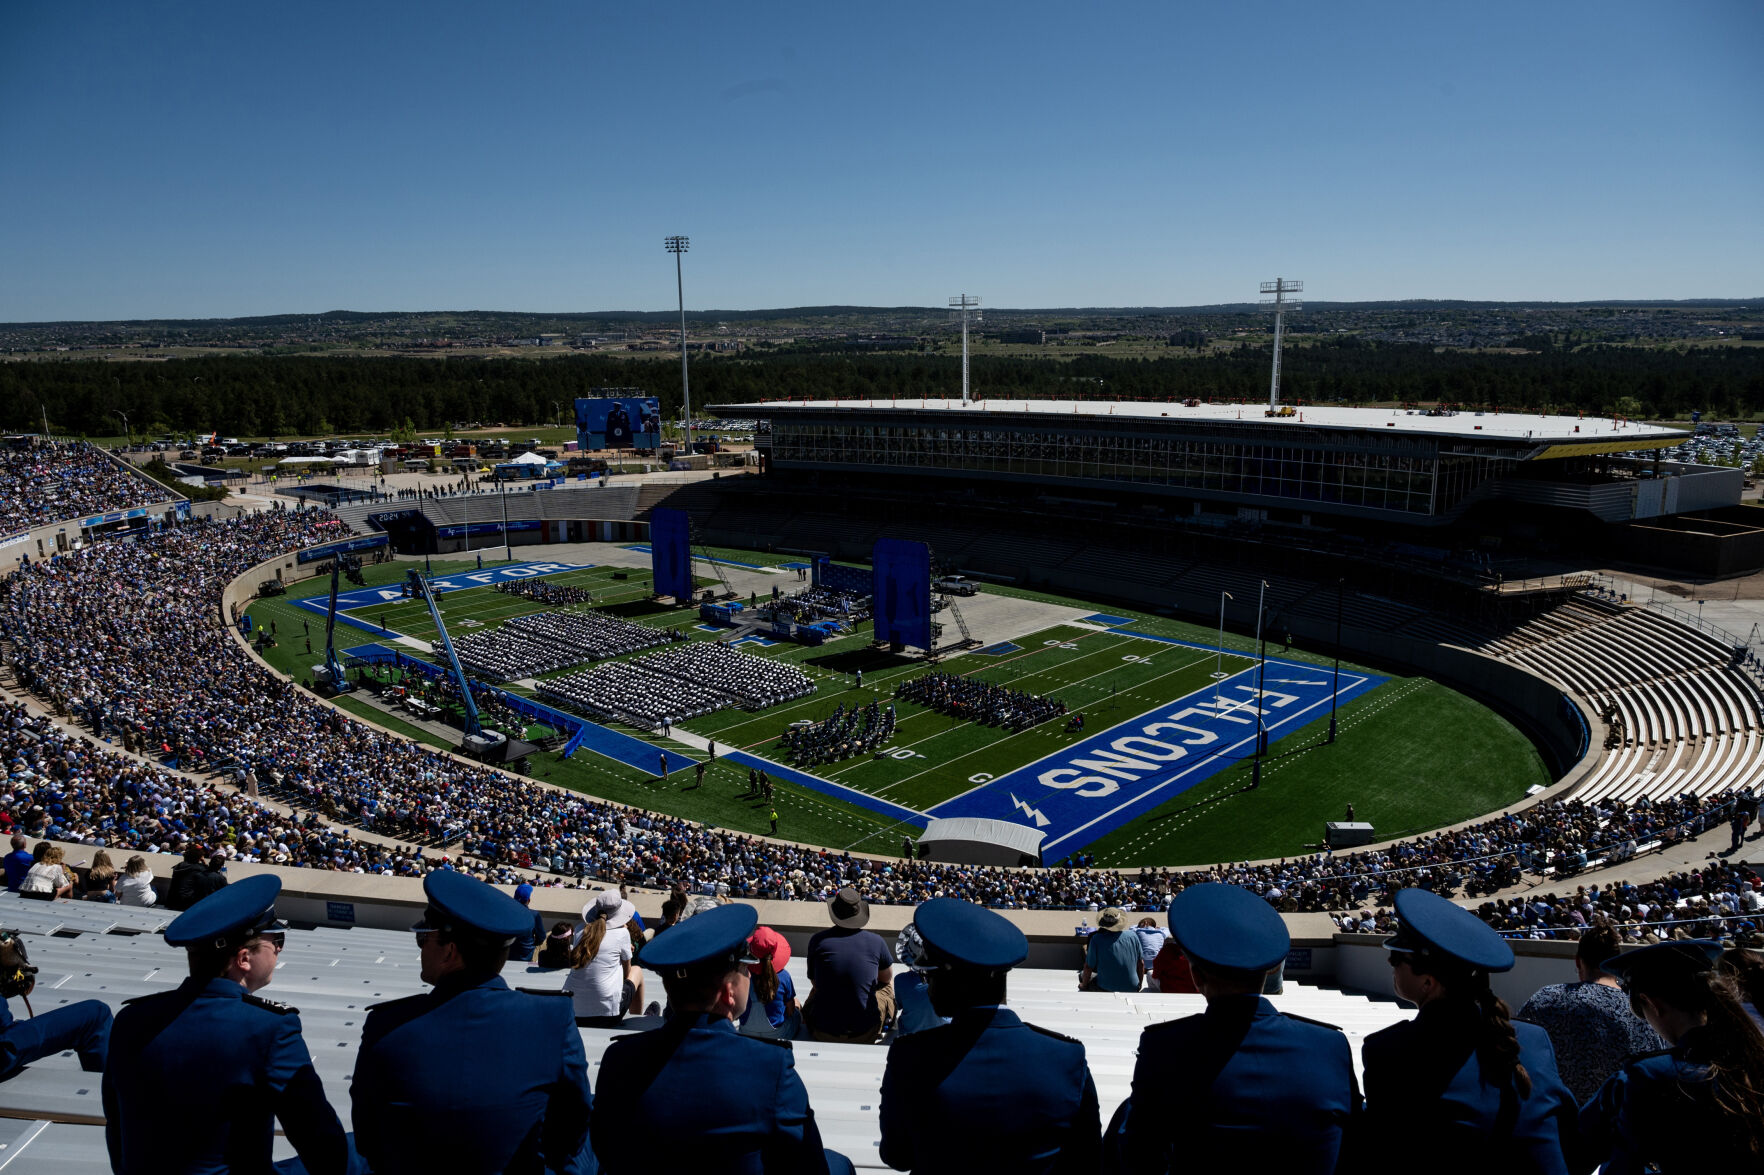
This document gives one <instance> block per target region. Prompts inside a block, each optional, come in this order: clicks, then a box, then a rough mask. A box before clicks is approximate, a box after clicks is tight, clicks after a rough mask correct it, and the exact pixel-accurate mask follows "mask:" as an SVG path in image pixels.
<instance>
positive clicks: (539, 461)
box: [503, 453, 551, 465]
mask: <svg viewBox="0 0 1764 1175" xmlns="http://www.w3.org/2000/svg"><path fill="white" fill-rule="evenodd" d="M503 464H504V465H549V464H551V462H549V461H548V460H546V459H545V458H544V457H541V456H540V455H539V454H537V453H522V454H521V455H520V456H519V457H516V458H515V459H514V460H513V461H505V462H503Z"/></svg>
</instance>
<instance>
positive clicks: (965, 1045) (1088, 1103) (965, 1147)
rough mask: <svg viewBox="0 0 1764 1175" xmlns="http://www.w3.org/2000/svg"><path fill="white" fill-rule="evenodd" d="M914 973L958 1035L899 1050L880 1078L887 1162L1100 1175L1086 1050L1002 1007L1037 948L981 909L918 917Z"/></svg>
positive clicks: (939, 1034)
mask: <svg viewBox="0 0 1764 1175" xmlns="http://www.w3.org/2000/svg"><path fill="white" fill-rule="evenodd" d="M913 925H914V926H915V927H916V928H917V930H918V935H919V938H920V939H921V940H922V941H923V944H924V946H923V950H922V952H921V954H920V956H919V958H918V960H917V961H916V962H915V963H914V967H915V968H916V969H919V970H921V971H922V972H924V973H925V974H926V975H927V976H928V978H929V980H930V987H931V1005H932V1007H933V1008H935V1009H936V1011H937V1013H938V1014H939V1015H942V1016H948V1017H950V1022H949V1023H948V1024H943V1025H939V1026H937V1027H935V1028H927V1029H925V1030H924V1031H922V1032H915V1033H913V1034H912V1035H910V1036H903V1037H900V1038H898V1039H897V1040H895V1042H894V1043H893V1044H892V1045H891V1046H889V1049H888V1068H887V1069H886V1070H885V1071H884V1072H883V1074H882V1151H881V1154H882V1161H883V1162H884V1163H887V1164H888V1165H889V1166H890V1167H893V1168H895V1169H896V1170H900V1171H917V1172H921V1173H924V1172H939V1171H954V1172H974V1171H986V1172H1019V1171H1020V1172H1035V1173H1037V1175H1039V1173H1042V1172H1047V1173H1054V1172H1078V1171H1083V1172H1092V1171H1095V1170H1096V1166H1097V1157H1098V1155H1099V1154H1100V1150H1101V1145H1102V1144H1101V1123H1100V1122H1099V1120H1098V1116H1097V1102H1096V1083H1095V1082H1094V1081H1092V1080H1091V1077H1090V1066H1089V1065H1087V1064H1086V1063H1085V1060H1084V1045H1083V1044H1081V1043H1079V1042H1078V1041H1076V1040H1073V1039H1071V1038H1070V1037H1066V1036H1061V1035H1060V1034H1059V1033H1057V1032H1049V1031H1048V1030H1047V1029H1045V1028H1037V1027H1035V1026H1034V1025H1033V1024H1025V1023H1024V1022H1023V1021H1022V1020H1021V1019H1019V1018H1018V1016H1017V1014H1016V1013H1015V1012H1013V1011H1011V1010H1010V1009H1009V1008H1007V1007H1004V1002H1005V978H1006V975H1007V973H1008V972H1009V971H1010V969H1011V968H1012V967H1015V966H1016V965H1017V964H1018V963H1021V962H1022V961H1023V960H1024V959H1026V958H1028V956H1029V940H1028V939H1026V938H1024V937H1023V932H1022V931H1021V930H1019V929H1017V927H1016V926H1015V925H1014V924H1012V923H1011V922H1009V921H1007V920H1006V919H1005V918H1003V917H1001V916H999V915H998V914H995V913H993V912H992V911H991V910H988V909H986V908H984V907H982V906H976V905H975V904H973V903H972V902H964V901H960V900H958V899H956V898H933V899H932V900H930V901H928V902H926V903H925V904H924V905H922V906H920V907H919V908H918V910H917V911H915V912H914V914H913Z"/></svg>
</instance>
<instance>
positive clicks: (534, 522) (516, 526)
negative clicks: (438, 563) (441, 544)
mask: <svg viewBox="0 0 1764 1175" xmlns="http://www.w3.org/2000/svg"><path fill="white" fill-rule="evenodd" d="M544 525H545V524H544V523H543V522H541V521H539V520H538V519H536V518H528V519H523V520H519V521H515V522H511V523H509V524H508V530H509V532H510V533H513V532H515V531H522V530H538V529H540V528H541V527H542V526H544ZM502 531H503V526H502V523H500V522H474V523H472V524H471V525H470V526H437V527H436V528H435V534H436V535H437V536H438V537H440V538H444V539H457V538H464V537H465V536H466V535H483V534H501V533H502Z"/></svg>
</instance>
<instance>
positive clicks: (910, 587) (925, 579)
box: [870, 539, 931, 651]
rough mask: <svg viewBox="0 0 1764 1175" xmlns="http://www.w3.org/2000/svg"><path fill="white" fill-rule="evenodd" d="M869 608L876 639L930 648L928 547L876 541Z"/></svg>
mask: <svg viewBox="0 0 1764 1175" xmlns="http://www.w3.org/2000/svg"><path fill="white" fill-rule="evenodd" d="M870 560H871V565H872V566H873V567H874V568H875V570H874V572H873V581H872V587H871V596H872V600H871V606H872V607H873V608H874V609H875V616H876V639H877V640H878V641H889V642H891V643H893V644H898V645H910V646H912V647H913V648H915V649H924V650H926V651H930V648H931V548H930V547H928V546H926V545H925V544H924V543H915V542H909V541H907V540H905V539H877V540H876V546H875V547H874V548H873V549H872V551H871V553H870Z"/></svg>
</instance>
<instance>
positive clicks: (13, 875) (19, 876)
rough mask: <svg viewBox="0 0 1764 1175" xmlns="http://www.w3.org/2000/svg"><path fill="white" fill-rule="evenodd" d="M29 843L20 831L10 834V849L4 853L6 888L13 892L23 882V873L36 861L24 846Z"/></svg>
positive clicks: (29, 869)
mask: <svg viewBox="0 0 1764 1175" xmlns="http://www.w3.org/2000/svg"><path fill="white" fill-rule="evenodd" d="M29 843H30V842H28V841H26V840H25V838H24V836H23V834H22V833H17V832H15V833H13V834H12V851H11V852H10V853H7V854H6V888H7V889H8V890H10V891H11V892H13V893H17V892H18V887H19V886H20V885H22V884H23V883H24V879H25V874H27V873H29V872H30V871H31V866H32V865H34V864H36V863H37V859H36V858H35V857H33V856H31V851H30V850H29V849H28V848H26V847H25V846H26V845H27V844H29Z"/></svg>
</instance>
